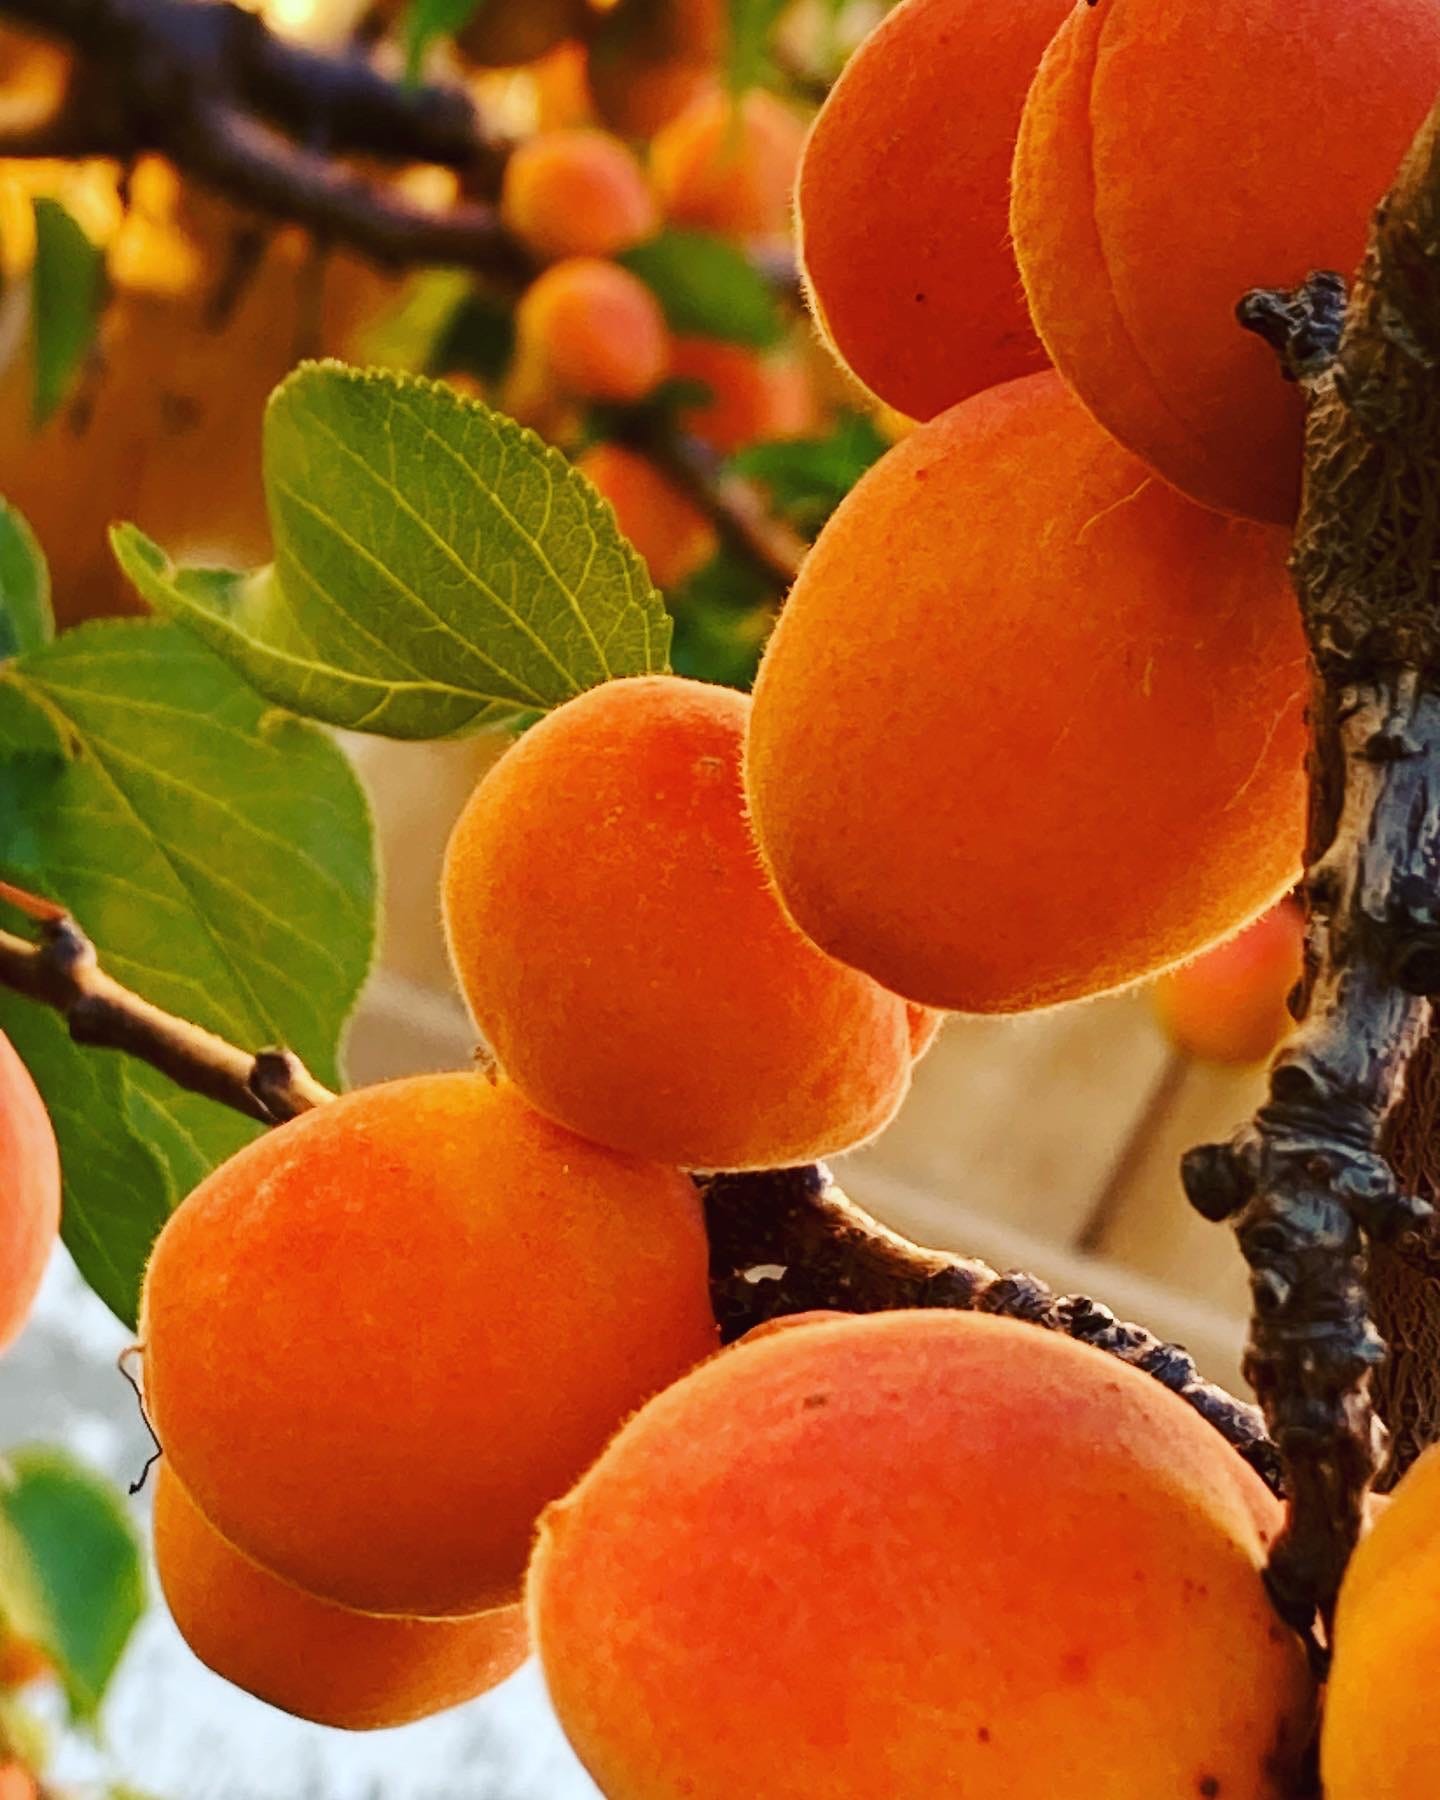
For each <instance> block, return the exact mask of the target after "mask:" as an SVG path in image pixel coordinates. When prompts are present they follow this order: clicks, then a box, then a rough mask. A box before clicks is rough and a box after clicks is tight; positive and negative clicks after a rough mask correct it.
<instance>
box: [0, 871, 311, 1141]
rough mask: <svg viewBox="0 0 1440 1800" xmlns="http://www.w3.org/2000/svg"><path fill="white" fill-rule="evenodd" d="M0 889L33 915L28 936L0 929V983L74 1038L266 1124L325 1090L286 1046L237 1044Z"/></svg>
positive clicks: (54, 912) (53, 913)
mask: <svg viewBox="0 0 1440 1800" xmlns="http://www.w3.org/2000/svg"><path fill="white" fill-rule="evenodd" d="M0 897H3V898H4V899H5V900H6V901H7V902H8V903H9V904H10V905H12V906H14V907H16V909H17V910H19V911H23V912H25V913H27V914H28V915H29V916H30V917H32V918H34V919H37V920H38V921H39V927H40V928H39V932H38V934H37V936H36V937H35V938H34V939H33V940H29V939H26V938H22V937H17V936H16V935H14V934H13V933H12V932H9V931H0V987H7V988H10V989H11V990H12V991H13V992H15V993H17V994H23V995H25V996H26V998H27V999H30V1000H37V1001H39V1002H40V1003H41V1004H42V1005H44V1006H51V1007H54V1008H55V1010H56V1011H57V1012H59V1013H60V1014H61V1015H62V1016H63V1018H64V1020H65V1023H66V1025H67V1026H68V1027H69V1030H70V1036H71V1037H72V1038H73V1039H74V1040H75V1042H76V1043H77V1044H88V1045H92V1046H94V1047H96V1048H98V1049H106V1050H121V1051H124V1052H125V1053H126V1054H127V1055H130V1056H134V1057H136V1058H138V1059H139V1060H140V1061H141V1062H146V1063H149V1064H150V1066H151V1067H152V1068H155V1069H159V1070H160V1072H161V1074H163V1075H167V1076H168V1077H169V1078H170V1080H171V1081H173V1082H175V1083H176V1085H177V1086H179V1087H183V1088H186V1089H187V1090H188V1091H189V1092H191V1093H194V1094H204V1095H205V1096H206V1098H207V1099H210V1100H218V1101H219V1102H220V1103H221V1105H223V1106H228V1107H231V1108H233V1110H235V1111H236V1112H241V1113H244V1114H245V1115H246V1117H247V1118H251V1119H258V1120H259V1121H260V1122H261V1123H262V1124H265V1125H276V1124H280V1123H282V1122H283V1121H284V1120H286V1119H292V1118H294V1117H295V1116H296V1114H298V1113H302V1112H308V1111H309V1110H310V1108H311V1107H314V1106H319V1105H320V1104H321V1103H322V1102H323V1101H326V1100H329V1099H332V1098H333V1095H332V1094H331V1092H330V1090H329V1089H328V1088H326V1087H323V1086H322V1085H321V1084H320V1083H319V1082H318V1081H316V1079H315V1077H314V1076H313V1075H311V1073H310V1072H309V1070H308V1069H307V1068H306V1067H305V1065H304V1064H303V1063H302V1062H301V1061H300V1059H299V1057H297V1056H295V1055H294V1054H293V1053H292V1052H290V1051H289V1050H280V1049H266V1050H260V1051H256V1052H254V1053H252V1052H250V1051H248V1050H241V1049H238V1048H237V1047H236V1046H235V1045H234V1044H230V1043H227V1042H226V1041H225V1039H224V1038H221V1037H217V1036H216V1034H215V1033H214V1032H213V1031H206V1030H204V1029H203V1028H202V1027H201V1026H199V1025H194V1024H191V1023H190V1022H189V1021H188V1020H186V1019H180V1018H177V1017H176V1016H175V1015H174V1014H173V1013H167V1012H164V1011H162V1010H161V1008H160V1007H158V1006H152V1005H151V1004H150V1002H149V1001H148V1000H142V999H141V998H140V996H139V995H138V994H134V993H131V991H130V990H129V989H128V988H126V987H122V986H121V984H120V983H119V982H118V981H115V980H114V979H113V978H112V977H111V976H109V975H107V974H106V973H105V971H104V970H103V969H102V968H101V967H100V960H99V957H98V956H97V954H96V951H95V946H94V945H93V944H92V943H91V941H90V939H89V938H88V937H86V935H85V933H84V932H83V931H82V930H81V929H80V927H79V926H78V925H77V924H76V922H75V920H74V919H73V918H71V916H70V914H69V913H67V912H65V911H64V910H63V909H61V908H58V907H56V906H55V905H54V903H53V902H51V901H46V900H43V899H41V898H40V897H39V896H38V895H33V894H27V893H25V892H24V890H22V889H17V888H13V887H11V886H9V884H6V886H5V889H4V893H3V896H0Z"/></svg>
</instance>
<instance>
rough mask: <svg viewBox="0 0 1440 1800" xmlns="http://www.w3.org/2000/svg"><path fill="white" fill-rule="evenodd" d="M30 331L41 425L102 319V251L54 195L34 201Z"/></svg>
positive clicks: (61, 395) (36, 412)
mask: <svg viewBox="0 0 1440 1800" xmlns="http://www.w3.org/2000/svg"><path fill="white" fill-rule="evenodd" d="M31 280H32V283H33V289H32V296H31V304H32V308H33V314H32V321H31V330H32V332H33V334H34V344H35V388H34V395H33V399H32V411H33V417H34V421H35V424H36V426H37V427H38V426H41V425H43V424H44V423H45V421H46V420H47V419H48V418H49V417H50V415H51V414H52V413H53V412H54V411H55V408H56V407H57V406H59V404H60V402H61V401H62V400H63V399H64V398H65V395H66V393H67V392H68V391H69V388H70V384H71V382H72V381H73V380H74V378H75V376H76V373H77V372H78V370H79V368H80V365H81V363H82V362H83V361H84V360H85V357H86V355H87V353H88V352H89V349H90V346H91V344H93V343H94V341H95V333H96V330H97V329H98V327H99V324H100V308H101V304H102V302H103V300H104V297H105V252H104V251H103V250H102V249H101V248H100V247H99V245H98V244H92V243H91V241H90V239H89V238H88V237H86V235H85V233H84V231H83V230H82V229H81V228H80V226H79V224H77V222H76V221H75V219H74V218H72V217H71V215H70V214H69V213H68V212H67V211H66V210H65V208H64V207H63V206H62V205H61V204H60V202H59V201H58V200H50V199H45V198H41V199H38V200H36V202H35V268H34V272H33V274H32V276H31Z"/></svg>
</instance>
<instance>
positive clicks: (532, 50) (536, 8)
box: [455, 0, 587, 69]
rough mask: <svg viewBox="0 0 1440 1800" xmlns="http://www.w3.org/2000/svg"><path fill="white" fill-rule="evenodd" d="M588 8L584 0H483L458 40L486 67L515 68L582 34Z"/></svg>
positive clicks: (474, 60)
mask: <svg viewBox="0 0 1440 1800" xmlns="http://www.w3.org/2000/svg"><path fill="white" fill-rule="evenodd" d="M586 11H587V9H586V5H585V0H481V4H480V6H479V7H478V8H477V9H476V10H475V12H474V14H473V15H472V17H471V18H470V19H469V20H468V22H467V23H466V24H465V25H464V26H463V27H462V28H461V30H460V31H459V33H458V34H457V36H456V39H455V41H456V43H457V44H458V45H459V47H460V49H461V50H462V51H463V52H464V53H465V55H466V56H467V57H468V58H469V60H470V61H471V62H473V63H478V64H479V66H480V67H481V68H483V69H510V68H515V67H517V66H518V65H519V64H521V63H531V62H535V61H537V60H538V58H540V57H542V56H544V55H545V53H546V52H547V51H549V50H553V49H554V48H555V47H556V45H557V44H562V43H564V41H565V40H566V39H567V38H574V37H579V36H580V35H581V33H582V32H583V30H584V28H585V18H586Z"/></svg>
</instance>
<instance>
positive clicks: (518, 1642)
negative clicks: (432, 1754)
mask: <svg viewBox="0 0 1440 1800" xmlns="http://www.w3.org/2000/svg"><path fill="white" fill-rule="evenodd" d="M155 1567H156V1572H157V1573H158V1575H159V1577H160V1586H161V1587H162V1588H163V1589H164V1592H165V1599H166V1603H167V1604H168V1605H169V1608H170V1616H171V1617H172V1618H173V1619H174V1621H175V1624H176V1626H177V1628H178V1629H179V1632H180V1635H181V1637H183V1638H184V1639H185V1642H186V1643H187V1644H188V1645H189V1646H190V1648H191V1649H192V1650H193V1651H194V1652H195V1654H196V1656H198V1657H199V1658H200V1660H201V1662H203V1663H204V1664H205V1666H206V1668H208V1669H211V1670H213V1671H214V1673H215V1674H217V1675H221V1676H223V1677H224V1678H225V1680H226V1681H231V1682H234V1684H235V1686H236V1687H239V1688H244V1690H245V1692H246V1693H247V1694H253V1695H254V1696H255V1698H256V1699H257V1700H265V1701H268V1702H269V1704H270V1705H271V1706H278V1707H279V1708H280V1709H281V1711H282V1712H288V1713H294V1714H295V1716H296V1717H297V1718H300V1719H309V1720H311V1721H312V1722H313V1723H314V1724H316V1725H333V1726H337V1727H339V1728H340V1729H341V1730H343V1731H374V1730H378V1729H381V1728H383V1727H385V1726H390V1725H408V1724H410V1723H411V1722H412V1721H413V1720H415V1719H423V1718H427V1717H428V1716H429V1715H430V1714H431V1713H437V1712H443V1711H444V1710H445V1709H446V1708H447V1707H450V1706H458V1705H459V1704H460V1703H461V1702H462V1701H464V1700H473V1699H474V1698H475V1696H476V1695H477V1694H483V1693H486V1692H487V1691H488V1690H489V1689H490V1688H492V1687H496V1686H498V1685H499V1683H500V1682H502V1681H504V1679H505V1678H506V1676H507V1675H513V1674H514V1672H515V1671H516V1669H518V1668H519V1667H520V1664H521V1663H522V1662H524V1660H525V1656H526V1651H527V1644H526V1632H525V1609H524V1608H523V1607H522V1606H519V1605H511V1606H501V1607H497V1608H496V1609H495V1610H494V1611H492V1612H484V1613H476V1614H474V1615H473V1616H472V1617H470V1618H461V1619H399V1618H384V1617H381V1616H379V1615H377V1614H375V1613H361V1612H351V1611H350V1610H349V1608H347V1607H344V1606H336V1605H335V1604H334V1603H333V1602H332V1601H329V1600H320V1599H317V1598H316V1597H315V1595H314V1594H307V1593H306V1592H305V1591H304V1590H303V1589H301V1588H297V1587H292V1586H291V1585H290V1583H289V1582H288V1581H281V1579H280V1578H279V1576H278V1575H272V1574H271V1573H270V1572H269V1570H268V1569H262V1568H261V1566H260V1565H259V1563H256V1562H252V1561H251V1560H250V1558H249V1557H248V1556H242V1555H241V1553H240V1552H239V1551H238V1550H236V1549H235V1548H234V1546H233V1545H231V1544H228V1543H226V1541H225V1539H224V1538H223V1537H221V1535H220V1533H219V1532H218V1531H216V1529H215V1527H214V1526H213V1525H212V1524H211V1523H210V1522H209V1520H208V1519H206V1517H205V1516H204V1514H203V1513H202V1512H201V1511H200V1509H199V1507H198V1506H196V1504H195V1502H194V1501H193V1500H192V1499H191V1498H190V1496H189V1495H188V1494H187V1493H186V1492H185V1490H184V1488H183V1487H182V1486H181V1485H180V1483H179V1481H177V1480H176V1478H175V1475H174V1473H173V1471H172V1470H171V1469H170V1468H169V1466H168V1465H167V1464H166V1463H164V1462H162V1463H161V1464H160V1466H159V1468H158V1469H157V1471H156V1481H155Z"/></svg>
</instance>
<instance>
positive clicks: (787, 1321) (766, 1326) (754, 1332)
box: [735, 1307, 855, 1345]
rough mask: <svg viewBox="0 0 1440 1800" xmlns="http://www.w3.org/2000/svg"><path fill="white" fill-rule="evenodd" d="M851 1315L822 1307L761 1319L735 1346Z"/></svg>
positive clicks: (851, 1315)
mask: <svg viewBox="0 0 1440 1800" xmlns="http://www.w3.org/2000/svg"><path fill="white" fill-rule="evenodd" d="M854 1316H855V1315H854V1314H853V1313H846V1312H833V1311H829V1310H827V1309H825V1308H823V1307H820V1308H817V1309H815V1310H814V1311H812V1312H802V1313H781V1314H780V1315H779V1316H778V1317H777V1318H774V1319H762V1320H761V1321H760V1323H759V1324H758V1325H752V1326H751V1327H750V1329H749V1330H748V1331H747V1332H746V1333H745V1335H744V1337H741V1338H737V1339H736V1340H735V1342H736V1344H737V1345H738V1344H758V1343H759V1342H760V1341H761V1340H762V1339H763V1338H770V1337H778V1336H779V1334H780V1333H781V1332H782V1331H791V1330H795V1329H798V1328H800V1327H801V1326H807V1325H833V1324H834V1322H835V1321H836V1320H837V1319H852V1318H854Z"/></svg>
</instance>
